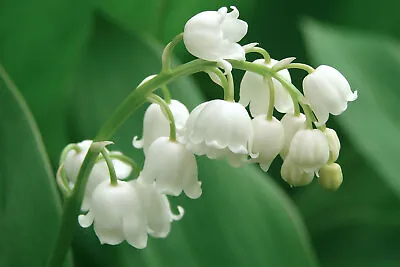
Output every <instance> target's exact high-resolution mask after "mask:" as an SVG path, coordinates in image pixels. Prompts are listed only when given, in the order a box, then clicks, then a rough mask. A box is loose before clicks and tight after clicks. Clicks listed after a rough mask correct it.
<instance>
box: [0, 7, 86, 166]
mask: <svg viewBox="0 0 400 267" xmlns="http://www.w3.org/2000/svg"><path fill="white" fill-rule="evenodd" d="M91 11H92V10H91V7H90V5H89V3H86V2H85V1H80V0H73V1H70V0H55V1H47V0H39V1H21V0H16V1H15V0H4V1H1V2H0V61H1V62H2V64H3V66H4V68H6V70H7V71H8V72H9V73H10V75H11V76H12V77H13V79H14V80H15V82H16V83H17V84H18V87H19V89H20V90H21V92H22V93H23V95H24V97H25V98H26V101H27V102H28V105H29V106H30V108H31V109H32V112H33V113H34V115H35V118H36V120H37V122H38V125H39V128H40V130H41V133H42V135H43V137H44V143H45V145H46V147H47V149H48V151H49V153H50V155H51V158H52V159H53V158H56V157H58V155H59V153H60V151H61V149H62V148H63V147H64V146H65V145H66V144H67V136H66V128H67V127H66V124H65V108H66V105H65V104H66V102H65V101H64V99H65V97H66V96H67V95H68V88H69V87H70V85H71V83H72V81H73V79H74V76H75V71H76V67H77V65H78V63H79V60H80V53H81V51H82V48H83V44H84V43H85V41H86V39H87V38H88V35H89V30H90V23H91ZM54 162H57V161H54Z"/></svg>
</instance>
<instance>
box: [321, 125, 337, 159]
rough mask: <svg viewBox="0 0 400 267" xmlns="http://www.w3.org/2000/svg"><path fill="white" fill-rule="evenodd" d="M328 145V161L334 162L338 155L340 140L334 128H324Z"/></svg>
mask: <svg viewBox="0 0 400 267" xmlns="http://www.w3.org/2000/svg"><path fill="white" fill-rule="evenodd" d="M323 132H324V134H325V136H326V140H327V141H328V145H329V162H335V161H336V160H337V159H338V157H339V151H340V140H339V137H338V136H337V133H336V131H335V130H333V129H330V128H326V129H325V130H324V131H323Z"/></svg>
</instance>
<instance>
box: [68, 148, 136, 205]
mask: <svg viewBox="0 0 400 267" xmlns="http://www.w3.org/2000/svg"><path fill="white" fill-rule="evenodd" d="M92 142H93V141H92V140H85V141H82V142H80V143H77V144H76V145H77V146H78V148H79V151H76V150H73V149H72V150H70V151H69V152H68V153H67V155H66V157H65V160H64V162H63V168H64V170H65V173H66V175H67V178H68V181H69V183H70V186H71V187H73V186H74V184H75V183H76V179H77V177H78V173H79V170H80V168H81V166H82V163H83V160H84V159H85V157H86V154H87V153H88V151H89V148H90V145H91V144H92ZM113 153H120V152H117V151H116V152H113ZM112 161H113V164H114V167H115V172H116V175H117V178H118V179H124V178H126V177H128V176H129V175H130V173H131V172H132V166H130V165H128V164H126V163H124V162H122V161H120V160H118V159H113V160H112ZM109 179H110V173H109V171H108V167H107V164H106V162H105V161H104V159H102V160H100V161H98V162H97V163H96V164H95V165H94V166H93V169H92V171H91V172H90V175H89V177H88V182H87V185H86V189H85V194H84V198H83V202H82V207H81V209H82V210H88V209H89V207H90V203H91V198H92V193H93V191H94V189H95V188H96V187H97V186H98V185H99V184H100V183H101V182H103V181H106V180H109Z"/></svg>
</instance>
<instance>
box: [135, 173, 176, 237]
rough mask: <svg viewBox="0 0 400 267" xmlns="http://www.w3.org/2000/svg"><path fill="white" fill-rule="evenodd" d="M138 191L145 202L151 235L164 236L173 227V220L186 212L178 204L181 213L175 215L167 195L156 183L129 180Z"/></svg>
mask: <svg viewBox="0 0 400 267" xmlns="http://www.w3.org/2000/svg"><path fill="white" fill-rule="evenodd" d="M129 183H130V184H131V185H132V186H133V187H134V188H135V190H136V192H138V194H139V197H140V201H141V202H142V203H143V208H144V212H145V214H146V219H147V232H148V234H149V235H151V236H153V237H158V238H164V237H166V236H167V235H168V233H169V231H170V229H171V222H172V221H177V220H180V219H181V218H182V216H183V214H184V210H183V208H182V207H180V206H178V211H179V214H178V215H175V214H173V213H172V211H171V207H170V204H169V201H168V198H167V196H166V195H164V194H161V193H160V192H159V191H158V190H157V188H156V187H155V185H154V184H143V183H140V182H137V180H133V181H130V182H129Z"/></svg>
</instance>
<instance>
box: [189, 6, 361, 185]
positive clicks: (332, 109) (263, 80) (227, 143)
mask: <svg viewBox="0 0 400 267" xmlns="http://www.w3.org/2000/svg"><path fill="white" fill-rule="evenodd" d="M231 8H232V9H233V11H232V12H231V13H227V9H226V8H225V7H223V8H220V9H219V10H218V11H206V12H202V13H199V14H197V15H196V16H194V17H193V18H191V19H190V20H189V21H188V22H187V23H186V26H185V31H184V43H185V46H186V48H187V50H188V51H189V52H190V53H191V54H193V55H194V56H196V57H198V58H201V59H203V60H207V61H215V62H218V63H222V64H220V65H219V66H221V67H223V68H225V71H230V70H231V66H230V63H229V62H228V60H229V59H235V60H242V61H244V60H245V54H246V48H248V47H250V48H253V47H254V44H250V45H247V46H240V45H239V44H237V42H238V41H240V40H241V39H242V38H243V37H244V36H245V34H246V33H247V24H246V23H245V22H243V21H241V20H239V19H238V17H239V12H238V10H237V9H236V8H235V7H233V6H232V7H231ZM293 59H294V58H288V59H284V60H281V61H277V60H274V59H270V58H264V59H257V60H255V61H254V62H253V63H254V64H259V65H262V66H265V67H268V68H269V69H270V70H274V68H276V69H281V70H279V71H277V72H276V75H278V76H279V77H280V80H279V81H278V80H277V79H275V78H274V77H271V76H270V77H267V76H268V75H270V74H266V76H262V75H260V74H257V73H254V72H250V71H247V72H246V73H245V74H244V76H243V79H242V81H241V84H240V100H239V103H240V104H242V105H243V106H242V105H240V104H237V103H235V102H228V101H223V100H212V101H209V102H206V103H203V104H200V105H199V106H198V107H196V108H195V109H194V110H193V111H192V113H191V114H190V116H189V119H188V122H187V125H186V131H185V141H186V146H187V148H188V149H190V150H191V151H193V152H194V153H195V154H197V155H204V154H205V155H207V156H208V157H209V158H222V157H226V158H228V160H229V161H230V162H231V164H232V165H233V166H240V165H241V164H242V163H244V162H246V161H247V160H248V156H249V157H251V160H250V161H251V162H257V163H259V164H260V167H261V168H262V169H263V170H264V171H267V170H268V169H269V166H270V164H271V162H272V161H273V160H274V158H275V157H276V156H277V155H278V154H280V156H281V157H282V159H284V162H283V165H282V169H281V176H282V178H283V179H284V180H285V181H286V182H288V183H289V184H290V185H292V186H302V185H306V184H309V183H310V182H311V181H312V180H313V178H314V174H315V173H316V174H317V176H318V175H319V181H320V183H321V185H322V186H323V187H324V188H327V189H332V190H336V189H337V188H338V187H339V186H340V184H341V182H342V172H341V169H340V166H339V165H338V164H337V163H334V162H335V161H336V160H337V158H338V155H339V149H340V142H339V138H338V137H337V134H336V132H335V131H334V130H333V129H329V128H326V127H325V123H326V122H327V120H328V118H329V113H330V114H332V115H339V114H341V113H343V112H344V111H345V110H346V108H347V102H349V101H354V100H355V99H356V98H357V92H354V93H353V92H352V91H351V89H350V85H349V83H348V82H347V80H346V78H345V77H344V76H343V75H342V74H341V73H340V72H339V71H337V70H336V69H334V68H332V67H329V66H325V65H322V66H319V67H318V68H316V69H315V70H314V69H312V68H311V67H309V68H310V69H312V72H311V73H309V74H308V75H307V76H306V77H305V78H304V80H303V92H304V96H302V97H301V99H299V98H298V97H294V96H293V95H291V92H290V91H289V89H288V88H287V87H288V86H287V84H290V83H291V77H290V73H289V71H288V70H287V69H286V68H285V65H288V64H290V63H291V61H292V60H293ZM268 78H269V79H270V82H267V79H268ZM213 80H214V81H215V79H213ZM282 81H283V82H285V83H287V84H283V83H282ZM217 83H218V84H220V82H218V80H217ZM299 101H301V102H302V104H303V105H304V106H306V108H310V109H311V110H312V112H313V114H315V117H316V119H317V120H316V121H314V120H313V118H311V117H310V116H311V115H310V114H308V116H309V117H306V115H304V114H302V113H300V112H299V111H297V112H296V111H295V105H298V102H299ZM247 106H249V110H250V113H251V115H252V117H253V119H251V118H250V116H249V115H248V114H247V112H246V110H245V109H244V107H247ZM270 106H273V108H275V109H276V110H277V111H278V112H280V113H285V115H284V116H283V118H282V119H281V120H280V121H279V120H278V119H276V118H275V117H273V116H272V114H268V112H269V110H271V108H270ZM307 121H308V123H307ZM312 122H314V123H315V125H316V126H317V128H318V129H313V126H312Z"/></svg>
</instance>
